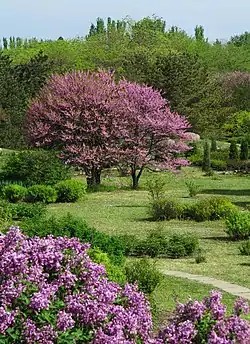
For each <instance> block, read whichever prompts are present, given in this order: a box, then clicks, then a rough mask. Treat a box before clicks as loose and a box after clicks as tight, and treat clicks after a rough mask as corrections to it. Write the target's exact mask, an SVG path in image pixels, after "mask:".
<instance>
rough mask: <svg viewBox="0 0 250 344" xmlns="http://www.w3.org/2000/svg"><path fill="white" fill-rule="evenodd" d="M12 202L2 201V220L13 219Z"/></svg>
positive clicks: (0, 211) (0, 212)
mask: <svg viewBox="0 0 250 344" xmlns="http://www.w3.org/2000/svg"><path fill="white" fill-rule="evenodd" d="M11 208H12V207H11V204H10V203H9V202H7V201H3V200H1V201H0V220H2V221H9V220H11V219H12V210H11Z"/></svg>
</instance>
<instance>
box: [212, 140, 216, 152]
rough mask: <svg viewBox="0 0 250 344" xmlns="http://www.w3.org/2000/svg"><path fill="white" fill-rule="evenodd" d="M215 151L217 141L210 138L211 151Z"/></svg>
mask: <svg viewBox="0 0 250 344" xmlns="http://www.w3.org/2000/svg"><path fill="white" fill-rule="evenodd" d="M216 151H217V142H216V140H215V138H212V140H211V152H216Z"/></svg>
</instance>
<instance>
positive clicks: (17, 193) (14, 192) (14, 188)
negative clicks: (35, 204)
mask: <svg viewBox="0 0 250 344" xmlns="http://www.w3.org/2000/svg"><path fill="white" fill-rule="evenodd" d="M3 195H4V198H5V199H7V200H8V201H9V202H11V203H16V202H20V201H23V200H24V199H25V197H26V195H27V189H26V188H25V187H24V186H21V185H17V184H10V185H7V186H5V187H4V188H3Z"/></svg>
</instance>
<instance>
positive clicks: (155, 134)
mask: <svg viewBox="0 0 250 344" xmlns="http://www.w3.org/2000/svg"><path fill="white" fill-rule="evenodd" d="M27 121H28V133H29V137H30V140H31V143H32V144H34V145H35V146H38V147H39V146H42V147H53V148H56V149H58V150H60V151H61V158H62V159H64V161H65V162H66V163H68V164H71V165H74V166H78V167H81V168H82V169H83V170H84V171H85V173H86V175H87V180H88V185H94V184H99V183H100V173H101V170H102V169H103V168H105V167H107V166H112V165H117V163H118V162H121V161H123V162H125V163H126V164H127V165H129V166H130V168H131V175H132V179H133V188H134V189H136V188H137V186H138V182H139V179H140V176H141V174H142V172H143V170H144V168H145V167H146V166H148V165H157V166H159V167H164V168H171V169H172V168H175V167H176V166H178V165H185V164H186V163H187V162H186V161H185V160H184V159H179V158H178V154H179V153H182V152H184V151H185V150H187V149H188V147H187V146H186V145H185V140H186V139H187V138H188V134H187V133H186V129H187V128H188V127H189V125H188V123H187V121H186V120H185V119H184V118H183V117H181V116H179V115H178V114H176V113H171V111H170V108H169V106H168V104H167V102H166V101H165V100H164V99H163V97H162V96H161V94H160V92H158V91H155V90H153V89H152V88H151V87H147V86H145V85H139V84H136V83H130V82H128V81H126V80H121V81H120V82H119V83H118V84H116V83H115V81H114V76H113V74H112V73H105V72H99V73H92V74H90V73H83V72H74V73H71V74H66V75H60V76H53V77H52V78H51V79H50V81H49V83H48V84H47V85H46V86H45V87H44V88H43V90H42V92H41V94H40V96H39V98H38V99H36V100H35V101H34V102H33V103H32V104H31V106H30V108H29V110H28V116H27Z"/></svg>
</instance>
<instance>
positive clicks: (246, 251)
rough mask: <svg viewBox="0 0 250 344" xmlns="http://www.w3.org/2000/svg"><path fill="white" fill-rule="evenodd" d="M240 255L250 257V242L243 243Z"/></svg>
mask: <svg viewBox="0 0 250 344" xmlns="http://www.w3.org/2000/svg"><path fill="white" fill-rule="evenodd" d="M239 250H240V254H242V255H243V256H250V240H247V241H245V242H243V243H242V244H241V245H240V247H239Z"/></svg>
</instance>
